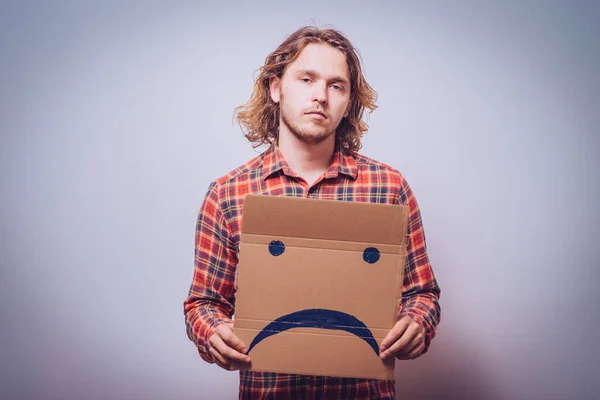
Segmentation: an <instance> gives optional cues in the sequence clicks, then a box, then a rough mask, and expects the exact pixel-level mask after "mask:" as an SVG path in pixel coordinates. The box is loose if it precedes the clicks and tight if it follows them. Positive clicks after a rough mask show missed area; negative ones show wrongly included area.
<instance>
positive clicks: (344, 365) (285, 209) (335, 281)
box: [234, 195, 408, 379]
mask: <svg viewBox="0 0 600 400" xmlns="http://www.w3.org/2000/svg"><path fill="white" fill-rule="evenodd" d="M407 223H408V207H407V206H404V205H389V204H371V203H355V202H342V201H329V200H314V199H304V198H293V197H278V196H258V195H248V196H247V197H246V199H245V202H244V209H243V216H242V234H241V242H240V251H239V264H238V276H237V293H236V314H235V318H234V333H235V335H237V336H238V337H239V338H240V339H241V340H242V341H243V342H244V343H245V344H246V345H247V346H249V347H250V350H249V352H248V355H249V356H250V358H251V359H252V366H251V369H252V370H257V371H268V372H282V373H294V374H306V375H325V376H338V377H355V378H375V379H394V358H393V357H391V358H389V359H388V360H386V361H385V362H384V361H383V360H381V358H380V357H379V345H380V344H381V341H382V340H383V339H384V338H385V336H386V335H387V334H388V332H389V330H390V329H391V328H392V327H393V326H394V324H395V323H396V319H397V310H398V305H399V302H400V300H401V296H402V282H403V272H404V264H405V261H406V240H407V237H406V233H407Z"/></svg>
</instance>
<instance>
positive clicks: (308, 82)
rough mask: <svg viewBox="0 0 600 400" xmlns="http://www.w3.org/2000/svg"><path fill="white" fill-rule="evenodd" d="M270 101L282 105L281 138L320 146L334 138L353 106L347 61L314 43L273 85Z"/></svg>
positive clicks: (331, 50)
mask: <svg viewBox="0 0 600 400" xmlns="http://www.w3.org/2000/svg"><path fill="white" fill-rule="evenodd" d="M270 89H271V98H272V99H273V101H274V102H276V103H280V104H279V106H280V110H281V113H280V119H279V122H280V124H279V134H280V135H285V134H292V135H294V136H295V137H296V138H297V139H299V140H301V141H302V142H304V143H307V144H318V143H321V142H322V141H324V140H325V139H327V138H328V137H330V136H331V135H332V134H335V130H336V128H337V126H338V125H339V123H340V121H341V120H342V118H343V117H345V116H347V115H348V107H349V104H350V76H349V73H348V65H347V63H346V57H345V56H344V53H342V52H341V51H340V50H338V49H336V48H334V47H332V46H329V45H327V44H321V43H319V44H317V43H311V44H309V45H307V46H306V47H305V48H304V49H303V50H302V51H301V52H300V55H299V56H298V58H297V59H296V60H295V61H294V62H292V63H291V64H289V65H288V66H287V68H286V70H285V72H284V74H283V77H282V78H281V79H278V78H275V79H273V80H272V81H271V85H270Z"/></svg>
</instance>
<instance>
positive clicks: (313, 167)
mask: <svg viewBox="0 0 600 400" xmlns="http://www.w3.org/2000/svg"><path fill="white" fill-rule="evenodd" d="M279 150H280V151H281V154H283V157H284V158H285V160H286V162H287V163H288V165H289V166H290V168H291V169H292V170H293V171H294V172H295V173H297V174H298V175H300V176H301V177H302V178H303V179H304V180H305V181H306V183H308V185H309V186H310V185H312V184H313V183H314V182H315V181H316V180H317V179H318V178H319V177H320V176H321V175H322V174H323V173H324V172H325V171H327V168H329V164H330V162H331V157H332V155H333V152H334V150H335V134H333V135H331V136H330V137H328V138H327V139H326V140H324V141H323V142H321V143H319V144H314V145H311V144H306V143H304V142H301V141H300V140H298V139H297V138H296V137H295V136H293V135H280V137H279Z"/></svg>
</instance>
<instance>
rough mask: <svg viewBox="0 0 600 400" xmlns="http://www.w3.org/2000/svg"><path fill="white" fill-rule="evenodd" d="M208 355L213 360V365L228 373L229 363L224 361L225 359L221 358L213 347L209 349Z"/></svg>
mask: <svg viewBox="0 0 600 400" xmlns="http://www.w3.org/2000/svg"><path fill="white" fill-rule="evenodd" d="M209 352H210V354H211V355H212V357H213V360H214V361H215V364H217V365H218V366H219V367H221V368H223V369H226V370H227V371H229V367H230V365H229V363H228V362H227V361H226V360H225V357H223V356H222V355H221V354H220V353H219V352H218V351H217V350H216V349H215V348H214V347H212V346H211V347H210V349H209Z"/></svg>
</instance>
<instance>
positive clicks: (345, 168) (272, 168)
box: [262, 144, 358, 180]
mask: <svg viewBox="0 0 600 400" xmlns="http://www.w3.org/2000/svg"><path fill="white" fill-rule="evenodd" d="M278 171H283V173H284V174H285V175H287V176H290V177H295V178H297V177H298V174H297V173H295V172H294V171H293V170H292V169H291V168H290V166H289V164H288V163H287V161H285V159H284V158H283V154H282V153H281V150H279V146H277V144H272V145H271V147H269V149H268V150H267V151H266V152H265V154H264V157H263V165H262V179H263V180H266V179H267V178H269V177H270V176H271V175H273V174H275V173H276V172H278ZM339 174H343V175H347V176H349V177H351V178H352V179H356V177H357V176H358V167H357V166H356V161H354V157H352V155H351V153H349V152H345V151H343V149H341V148H340V147H339V146H336V149H335V150H334V152H333V157H331V162H330V163H329V167H328V168H327V171H325V176H324V178H325V179H332V178H337V177H338V175H339Z"/></svg>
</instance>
